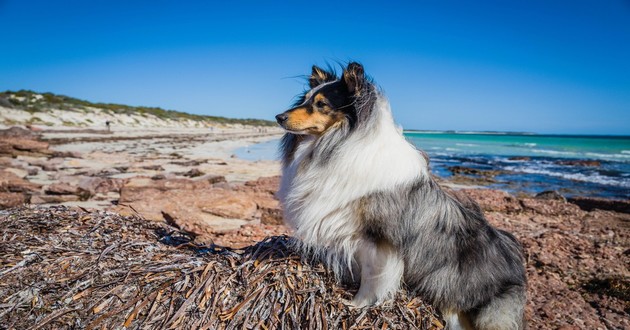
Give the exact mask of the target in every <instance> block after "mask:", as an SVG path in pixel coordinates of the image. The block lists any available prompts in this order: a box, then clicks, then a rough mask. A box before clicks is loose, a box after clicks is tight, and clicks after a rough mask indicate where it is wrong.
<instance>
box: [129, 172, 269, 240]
mask: <svg viewBox="0 0 630 330" xmlns="http://www.w3.org/2000/svg"><path fill="white" fill-rule="evenodd" d="M275 181H277V179H273V180H269V185H274V183H271V182H275ZM264 182H266V181H265V180H262V181H261V185H260V186H258V185H256V184H255V183H250V184H249V185H237V186H234V187H232V186H230V185H229V184H227V183H226V182H225V178H224V177H219V176H212V177H207V176H203V177H200V178H197V179H195V180H190V179H159V180H152V179H150V178H146V177H136V178H131V179H129V180H128V181H127V182H126V183H125V184H124V185H123V186H122V188H121V192H120V199H119V204H120V206H121V207H123V208H124V207H125V206H129V207H131V208H132V209H133V210H135V211H137V212H138V213H139V214H140V215H141V216H143V217H144V218H146V219H148V220H152V221H166V220H167V218H168V219H170V220H172V221H173V222H174V223H177V224H178V226H180V227H181V228H186V230H187V231H190V232H193V233H196V234H197V235H207V234H209V233H224V232H228V231H232V230H235V229H237V228H240V226H242V225H243V224H245V223H252V222H258V221H260V220H261V219H262V218H263V215H264V219H265V221H266V222H269V223H271V222H275V223H279V222H281V216H280V209H279V205H278V201H277V200H275V198H274V196H273V194H272V193H270V192H269V191H268V189H270V187H268V186H266V184H265V183H264ZM219 185H223V186H221V187H219ZM274 190H275V189H274ZM165 214H166V215H167V217H165Z"/></svg>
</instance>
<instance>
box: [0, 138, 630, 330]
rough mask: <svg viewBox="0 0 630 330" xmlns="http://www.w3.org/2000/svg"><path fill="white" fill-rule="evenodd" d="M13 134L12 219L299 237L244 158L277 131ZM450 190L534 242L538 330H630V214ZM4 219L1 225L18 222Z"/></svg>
mask: <svg viewBox="0 0 630 330" xmlns="http://www.w3.org/2000/svg"><path fill="white" fill-rule="evenodd" d="M2 134H3V135H2V137H1V138H0V142H1V144H0V153H1V157H0V167H1V170H0V175H1V176H2V191H1V192H0V197H1V198H0V200H1V201H2V205H1V206H2V208H4V209H7V208H9V210H11V209H10V208H11V207H18V206H20V205H23V204H27V205H30V206H32V207H44V208H48V207H53V206H57V205H65V206H68V207H74V208H79V209H80V210H81V212H98V211H99V210H100V211H107V212H109V214H113V215H116V216H131V217H134V218H139V219H141V220H142V221H145V222H147V223H156V224H165V225H167V226H170V227H169V228H174V229H176V230H179V231H181V232H183V233H186V235H189V236H190V237H192V239H193V241H192V242H193V243H194V244H203V245H204V246H205V245H211V244H215V245H216V246H226V247H232V248H241V247H246V246H250V245H253V244H255V243H257V242H260V241H262V240H263V239H264V238H265V237H269V236H275V235H282V234H290V232H289V230H288V229H287V228H286V227H285V226H283V225H282V216H281V211H280V206H279V204H278V201H277V200H276V198H275V196H274V194H275V192H276V191H277V189H278V184H279V175H280V164H279V162H278V161H271V160H265V161H248V160H244V159H240V158H238V157H236V156H235V155H234V153H235V150H237V149H238V148H243V147H246V146H251V145H254V144H256V143H260V142H265V141H270V140H273V139H277V138H279V137H280V136H281V134H282V132H281V131H280V130H278V129H275V128H269V127H267V128H260V127H233V128H222V129H220V130H219V129H212V130H210V129H207V128H203V129H199V128H155V129H148V128H147V129H145V128H142V129H139V128H128V129H123V128H115V129H114V130H113V132H111V133H110V132H106V131H104V130H103V129H102V128H94V129H90V128H45V127H44V128H36V129H35V130H29V129H25V128H16V127H14V128H5V129H4V130H3V133H2ZM442 183H443V184H444V185H445V186H449V187H450V188H453V189H458V190H462V191H464V192H465V193H467V194H468V195H470V196H471V197H472V198H474V199H475V200H476V201H477V202H479V203H480V205H481V207H482V209H483V210H484V211H485V213H486V215H487V217H488V220H489V221H490V222H491V223H492V224H493V225H495V226H497V227H499V228H502V229H506V230H509V231H511V232H513V233H514V234H515V235H516V237H517V238H518V239H519V240H520V241H521V242H522V243H523V245H524V247H525V254H526V262H527V272H528V278H529V302H528V306H527V317H528V319H529V322H530V326H531V327H532V328H541V329H552V328H559V327H569V328H570V327H576V328H588V329H598V328H602V329H604V328H610V329H612V328H630V323H628V318H627V315H628V292H629V291H628V287H629V286H628V283H629V282H628V279H629V278H630V272H629V270H628V268H627V267H626V266H624V265H627V264H628V262H630V260H629V258H630V256H629V255H628V253H627V251H628V249H629V248H630V244H629V239H630V228H629V227H628V223H630V214H629V213H628V210H627V206H628V205H627V203H626V204H624V202H622V201H619V202H614V203H611V202H606V201H601V200H598V199H587V200H586V202H584V203H582V204H580V203H576V202H568V201H567V200H566V199H564V198H563V197H562V196H559V195H553V194H547V195H542V196H538V197H534V196H518V197H517V196H513V195H510V194H508V193H506V192H503V191H500V190H491V189H483V188H479V187H472V186H470V185H465V184H464V185H462V184H460V183H453V182H448V181H444V182H442ZM589 203H590V204H589ZM606 203H608V204H606ZM613 204H614V205H613ZM3 212H5V213H2V215H1V216H0V220H2V218H3V217H5V219H6V217H7V216H9V214H7V213H6V211H3ZM95 214H96V213H95ZM6 243H7V244H8V243H9V242H8V241H7V242H6ZM11 258H13V257H11ZM18 259H19V258H18ZM15 262H16V263H17V262H19V260H17V259H16V261H15ZM4 317H6V316H4ZM9 318H10V317H9Z"/></svg>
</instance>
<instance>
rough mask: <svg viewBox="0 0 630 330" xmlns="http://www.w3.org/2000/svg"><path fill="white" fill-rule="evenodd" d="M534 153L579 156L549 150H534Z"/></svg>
mask: <svg viewBox="0 0 630 330" xmlns="http://www.w3.org/2000/svg"><path fill="white" fill-rule="evenodd" d="M532 152H535V153H539V154H549V155H565V156H577V155H578V153H576V152H572V151H557V150H547V149H532Z"/></svg>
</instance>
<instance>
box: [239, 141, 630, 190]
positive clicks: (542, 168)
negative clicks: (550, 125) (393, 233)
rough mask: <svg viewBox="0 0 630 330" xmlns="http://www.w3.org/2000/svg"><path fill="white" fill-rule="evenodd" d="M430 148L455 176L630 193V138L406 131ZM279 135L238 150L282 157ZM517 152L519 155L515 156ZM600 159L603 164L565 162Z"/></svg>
mask: <svg viewBox="0 0 630 330" xmlns="http://www.w3.org/2000/svg"><path fill="white" fill-rule="evenodd" d="M405 136H406V137H407V139H408V140H409V141H410V142H411V143H413V144H414V145H415V146H416V147H418V148H419V149H422V150H424V151H426V152H427V153H428V154H429V157H430V159H431V170H432V171H433V172H434V173H435V174H437V175H439V176H441V177H445V178H448V177H451V176H452V174H451V172H450V171H449V169H448V168H449V167H450V166H465V167H469V168H474V169H479V170H494V171H501V173H502V174H499V175H497V176H495V177H494V179H495V180H496V183H493V184H491V185H490V187H492V188H498V189H504V190H507V191H510V192H525V193H531V194H535V193H538V192H541V191H545V190H557V191H559V192H561V193H562V194H563V195H565V196H596V197H607V198H623V199H628V198H630V137H627V136H625V137H617V136H569V135H533V134H480V133H470V134H461V133H450V132H448V133H447V132H405ZM278 142H279V140H272V141H268V142H264V143H260V144H256V145H252V146H249V147H246V148H241V149H238V150H236V155H237V156H238V157H240V158H243V159H248V160H261V159H278V157H277V148H278ZM515 157H517V158H516V159H515ZM566 160H596V161H599V163H600V164H599V166H581V165H562V164H560V163H559V162H561V161H566Z"/></svg>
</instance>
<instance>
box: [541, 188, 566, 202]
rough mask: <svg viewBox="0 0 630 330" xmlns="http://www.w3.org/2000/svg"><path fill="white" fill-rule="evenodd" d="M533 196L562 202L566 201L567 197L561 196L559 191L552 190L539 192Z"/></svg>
mask: <svg viewBox="0 0 630 330" xmlns="http://www.w3.org/2000/svg"><path fill="white" fill-rule="evenodd" d="M534 198H536V199H546V200H557V201H563V202H566V201H567V199H566V198H565V197H564V196H562V195H561V194H560V193H559V192H557V191H553V190H547V191H543V192H540V193H538V194H536V196H534Z"/></svg>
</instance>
